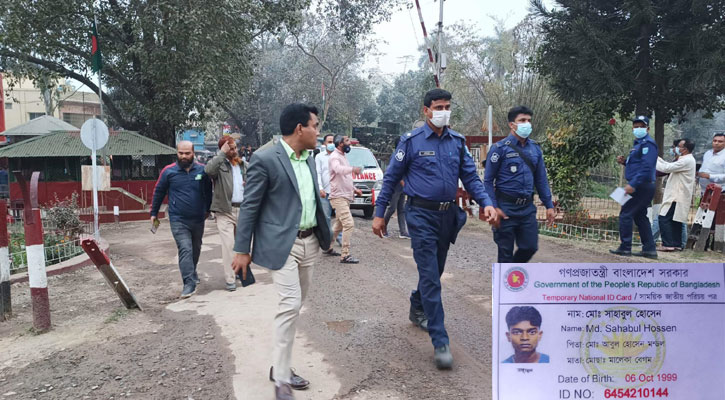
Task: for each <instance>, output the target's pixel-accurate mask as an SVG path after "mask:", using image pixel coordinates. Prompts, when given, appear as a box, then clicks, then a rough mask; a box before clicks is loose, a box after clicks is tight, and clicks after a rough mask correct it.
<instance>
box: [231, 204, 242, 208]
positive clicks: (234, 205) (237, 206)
mask: <svg viewBox="0 0 725 400" xmlns="http://www.w3.org/2000/svg"><path fill="white" fill-rule="evenodd" d="M241 206H242V203H232V207H236V208H239V207H241Z"/></svg>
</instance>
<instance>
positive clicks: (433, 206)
mask: <svg viewBox="0 0 725 400" xmlns="http://www.w3.org/2000/svg"><path fill="white" fill-rule="evenodd" d="M455 204H456V203H455V202H453V201H443V202H438V201H430V200H426V199H421V198H420V197H411V198H410V205H411V206H413V207H420V208H425V209H427V210H432V211H445V210H448V209H449V208H451V206H452V205H455Z"/></svg>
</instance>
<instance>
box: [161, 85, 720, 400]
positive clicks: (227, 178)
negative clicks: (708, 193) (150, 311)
mask: <svg viewBox="0 0 725 400" xmlns="http://www.w3.org/2000/svg"><path fill="white" fill-rule="evenodd" d="M451 100H452V95H451V93H449V92H447V91H445V90H441V89H434V90H431V91H429V92H427V93H426V94H425V97H424V99H423V104H422V112H423V114H424V115H425V117H426V121H425V123H424V124H423V125H422V126H420V127H418V128H415V129H413V130H412V131H411V132H408V133H406V134H404V135H403V136H401V137H400V139H399V141H398V143H397V144H396V148H395V151H394V152H393V153H392V154H393V155H392V157H391V159H390V163H389V166H388V168H387V171H386V173H385V175H384V179H383V186H382V189H381V191H380V192H379V194H378V196H377V200H376V205H375V217H374V219H373V222H372V231H373V233H374V234H375V235H377V236H379V237H381V238H383V237H388V236H389V235H388V233H387V225H388V223H389V221H390V218H391V216H392V214H393V213H394V212H396V211H397V213H398V224H399V228H400V230H399V235H400V237H401V238H409V239H410V240H411V247H412V249H413V256H414V260H415V263H416V265H417V269H418V275H419V279H418V284H417V285H416V287H415V288H414V289H413V290H412V291H411V294H410V308H409V319H410V321H411V322H412V323H413V324H415V325H416V326H417V327H419V328H420V329H422V330H423V331H426V332H427V333H428V335H429V336H430V339H431V342H432V344H433V360H434V363H435V365H436V367H438V368H439V369H449V368H451V367H452V365H453V356H452V354H451V351H450V341H449V337H448V333H447V331H446V328H445V323H444V308H443V303H442V297H441V290H442V287H441V279H440V278H441V275H442V274H443V272H444V269H445V263H446V258H447V255H448V251H449V247H450V245H451V244H452V243H455V241H456V238H457V236H458V233H459V231H460V230H461V228H462V227H463V226H464V224H465V223H466V218H467V216H466V213H465V212H464V211H463V210H462V209H461V208H460V207H458V205H457V203H456V202H455V199H456V194H457V191H458V187H459V186H458V185H459V181H460V182H461V183H462V184H463V186H464V188H465V190H466V191H467V192H468V193H469V194H470V196H471V197H472V198H473V199H474V200H475V201H476V202H477V203H478V204H479V205H480V206H481V207H483V213H482V215H483V217H484V219H485V220H486V221H488V222H489V223H490V224H491V226H492V230H493V238H494V241H495V243H496V245H497V247H498V255H497V260H498V262H500V263H511V262H513V263H525V262H528V261H530V260H531V258H532V257H533V256H534V254H535V253H536V251H537V249H538V225H537V221H536V205H535V204H534V191H536V192H538V195H539V198H540V200H541V202H542V203H543V204H544V206H545V207H546V210H547V211H546V219H547V223H549V224H551V223H553V222H554V219H555V216H556V212H555V207H554V202H553V196H552V193H551V190H550V187H549V183H548V180H547V172H546V166H545V163H544V158H543V153H542V150H541V147H540V146H539V144H538V143H536V141H534V140H533V139H531V138H529V135H530V134H531V131H532V122H533V117H534V111H533V110H531V109H529V108H527V107H525V106H516V107H513V108H512V109H511V110H510V111H509V113H508V127H509V130H510V132H509V135H508V136H507V137H506V138H505V139H503V140H501V141H499V142H497V143H495V145H493V146H492V147H491V148H490V149H489V152H488V155H487V158H486V168H485V174H484V178H483V179H481V177H479V175H478V173H477V171H476V164H475V162H474V160H473V158H472V156H471V153H470V152H469V150H468V148H467V147H466V141H465V137H464V136H463V135H461V134H460V133H458V132H456V131H454V130H453V129H451V128H450V126H449V120H450V115H451ZM319 123H320V122H319V118H318V110H317V108H315V107H313V106H309V105H305V104H300V103H295V104H290V105H288V106H287V107H285V108H284V110H282V112H281V116H280V131H281V133H282V139H281V140H280V141H279V142H278V143H275V144H274V145H272V146H268V147H266V148H263V149H261V150H258V151H257V152H254V156H252V152H251V148H250V147H249V146H248V147H247V148H246V149H245V150H243V151H242V152H240V151H238V150H237V145H236V143H235V141H234V139H232V138H231V137H229V136H224V137H222V139H220V140H219V143H218V147H219V152H218V154H217V155H216V156H215V157H213V158H212V159H211V160H210V161H209V162H208V163H207V164H206V165H205V166H204V165H201V164H198V163H195V162H194V161H193V160H194V152H193V145H192V144H191V143H190V142H183V141H182V142H180V143H178V146H177V153H178V154H177V157H178V160H177V162H176V163H174V164H172V165H169V166H167V167H166V168H164V169H163V171H162V172H161V174H160V176H159V179H158V182H157V185H156V188H155V191H154V197H153V204H152V208H151V219H152V222H156V220H157V216H158V213H159V210H160V207H161V204H162V202H163V200H164V198H165V197H166V196H168V204H169V205H168V216H169V221H170V225H171V232H172V234H173V237H174V239H175V241H176V244H177V247H178V252H179V270H180V272H181V277H182V280H183V285H184V286H183V290H182V293H181V297H182V298H187V297H189V296H191V295H193V294H194V293H195V291H196V286H197V285H198V284H199V279H198V275H197V272H196V269H197V264H198V262H199V255H200V251H201V242H202V236H203V233H204V221H205V219H206V218H207V217H208V215H209V213H210V212H214V213H215V215H216V224H217V228H218V231H219V235H220V239H221V247H222V260H223V263H222V269H223V275H224V277H225V284H226V289H227V290H229V291H234V290H236V289H237V280H241V281H242V282H244V281H246V280H247V279H248V276H249V275H250V274H251V269H250V264H251V263H252V262H254V264H255V265H257V266H259V267H263V268H266V269H268V270H269V271H270V275H271V278H272V281H273V283H274V288H275V290H277V292H278V297H279V303H278V310H277V314H276V315H275V317H274V321H275V336H274V341H275V345H274V354H273V355H272V367H271V369H270V379H271V380H272V381H274V382H275V396H276V398H277V399H292V398H293V394H292V390H293V389H298V390H299V389H304V388H306V387H308V386H309V384H310V383H309V382H308V381H307V380H306V379H304V378H302V377H300V376H299V375H296V374H295V373H294V371H293V369H292V360H291V355H292V346H293V343H294V338H295V330H296V325H297V320H298V318H299V315H300V309H301V307H302V305H303V302H304V300H305V298H306V295H307V293H308V292H309V288H310V285H311V284H313V270H314V266H315V264H316V262H317V261H318V259H319V257H320V255H321V254H324V255H326V256H331V257H339V262H340V263H342V264H356V263H359V260H358V259H357V258H355V257H354V256H353V255H352V252H351V235H352V233H353V231H354V227H355V222H354V219H353V217H352V214H351V212H350V203H351V202H352V201H353V198H354V196H355V195H360V194H361V193H360V190H359V189H357V188H355V186H354V185H353V174H358V173H360V172H361V171H360V167H356V166H351V165H350V163H349V162H348V160H347V157H346V154H347V153H349V152H350V139H349V138H348V137H347V136H344V135H325V136H324V137H323V141H322V149H320V151H319V154H317V156H316V157H315V156H314V155H313V150H314V149H316V148H318V135H319ZM648 132H649V118H647V117H646V116H638V117H637V118H635V120H634V121H633V135H634V136H635V140H634V145H633V148H632V150H631V152H630V154H629V156H628V157H627V158H625V157H619V159H618V160H619V162H620V163H622V164H623V165H625V176H626V179H627V182H628V184H627V186H626V187H625V191H626V192H627V193H628V194H630V195H631V196H632V197H631V199H630V200H629V201H628V202H626V203H625V204H624V205H623V206H622V209H621V212H620V227H619V229H620V238H621V245H620V246H619V247H618V248H617V249H616V250H611V252H612V253H615V254H619V255H623V256H630V255H633V253H632V224H633V223H634V224H637V227H638V228H639V231H640V235H641V238H642V244H643V248H642V251H641V252H638V253H635V254H636V255H641V256H644V257H650V258H656V257H657V251H658V249H657V248H656V246H655V242H654V235H653V233H652V227H651V226H650V223H649V219H648V218H647V214H646V213H647V207H648V206H649V205H650V203H651V201H652V198H653V195H654V187H655V175H656V171H659V172H661V173H662V174H668V175H669V177H668V180H667V185H666V188H665V194H664V199H663V204H662V206H661V208H660V209H659V218H657V219H656V220H655V222H656V230H657V231H659V233H660V235H661V236H662V241H663V243H662V246H661V247H660V249H659V250H661V251H673V250H675V249H680V248H682V247H683V243H682V236H681V232H683V228H682V224H683V223H685V222H686V218H687V214H688V211H689V208H690V205H691V204H690V202H691V200H692V191H693V190H694V186H695V165H696V163H695V160H694V157H693V156H692V151H693V149H694V146H695V144H694V143H693V142H692V141H690V140H688V139H678V140H676V141H675V142H674V143H673V151H672V154H673V156H674V159H673V160H672V161H669V162H668V161H665V160H663V159H662V158H658V156H657V145H656V144H655V141H654V140H653V139H652V138H651V137H650V136H649V134H648ZM723 148H725V134H717V135H715V137H714V138H713V149H712V150H711V151H709V152H708V153H707V154H706V155H705V160H704V161H703V165H702V167H701V168H700V171H699V172H698V173H697V176H698V177H699V178H700V183H701V184H704V185H706V184H707V183H709V182H717V183H722V182H723V180H725V152H724V151H723ZM703 187H705V186H703ZM333 212H334V218H333ZM333 220H334V222H332V221H333ZM339 235H341V238H340V239H338V241H339V244H340V252H337V251H336V249H335V248H334V246H333V240H334V239H335V238H337V237H338V236H339ZM512 318H513V317H512ZM527 318H528V319H527ZM529 320H531V318H529V317H526V318H524V317H521V318H513V319H511V321H509V318H508V317H507V322H508V323H509V329H513V328H514V327H516V326H518V325H517V324H520V323H521V322H522V321H529ZM516 329H518V328H516ZM519 353H521V352H517V356H516V357H523V358H526V357H529V358H530V357H531V355H527V354H523V353H525V352H523V353H521V354H519ZM535 356H536V357H534V358H536V359H540V357H541V356H540V355H535Z"/></svg>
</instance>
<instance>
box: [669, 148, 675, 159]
mask: <svg viewBox="0 0 725 400" xmlns="http://www.w3.org/2000/svg"><path fill="white" fill-rule="evenodd" d="M669 154H670V155H671V156H673V157H674V156H675V149H673V148H671V147H670V152H669Z"/></svg>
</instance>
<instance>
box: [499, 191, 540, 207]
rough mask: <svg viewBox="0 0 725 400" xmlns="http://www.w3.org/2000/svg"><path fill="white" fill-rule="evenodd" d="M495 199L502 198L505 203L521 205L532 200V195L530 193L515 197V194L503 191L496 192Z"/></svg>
mask: <svg viewBox="0 0 725 400" xmlns="http://www.w3.org/2000/svg"><path fill="white" fill-rule="evenodd" d="M496 199H497V200H503V201H505V202H507V203H513V204H516V205H517V206H522V205H526V204H529V203H531V202H533V201H534V195H533V194H530V195H528V196H527V197H516V196H509V195H507V194H506V193H504V192H498V191H497V192H496Z"/></svg>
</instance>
